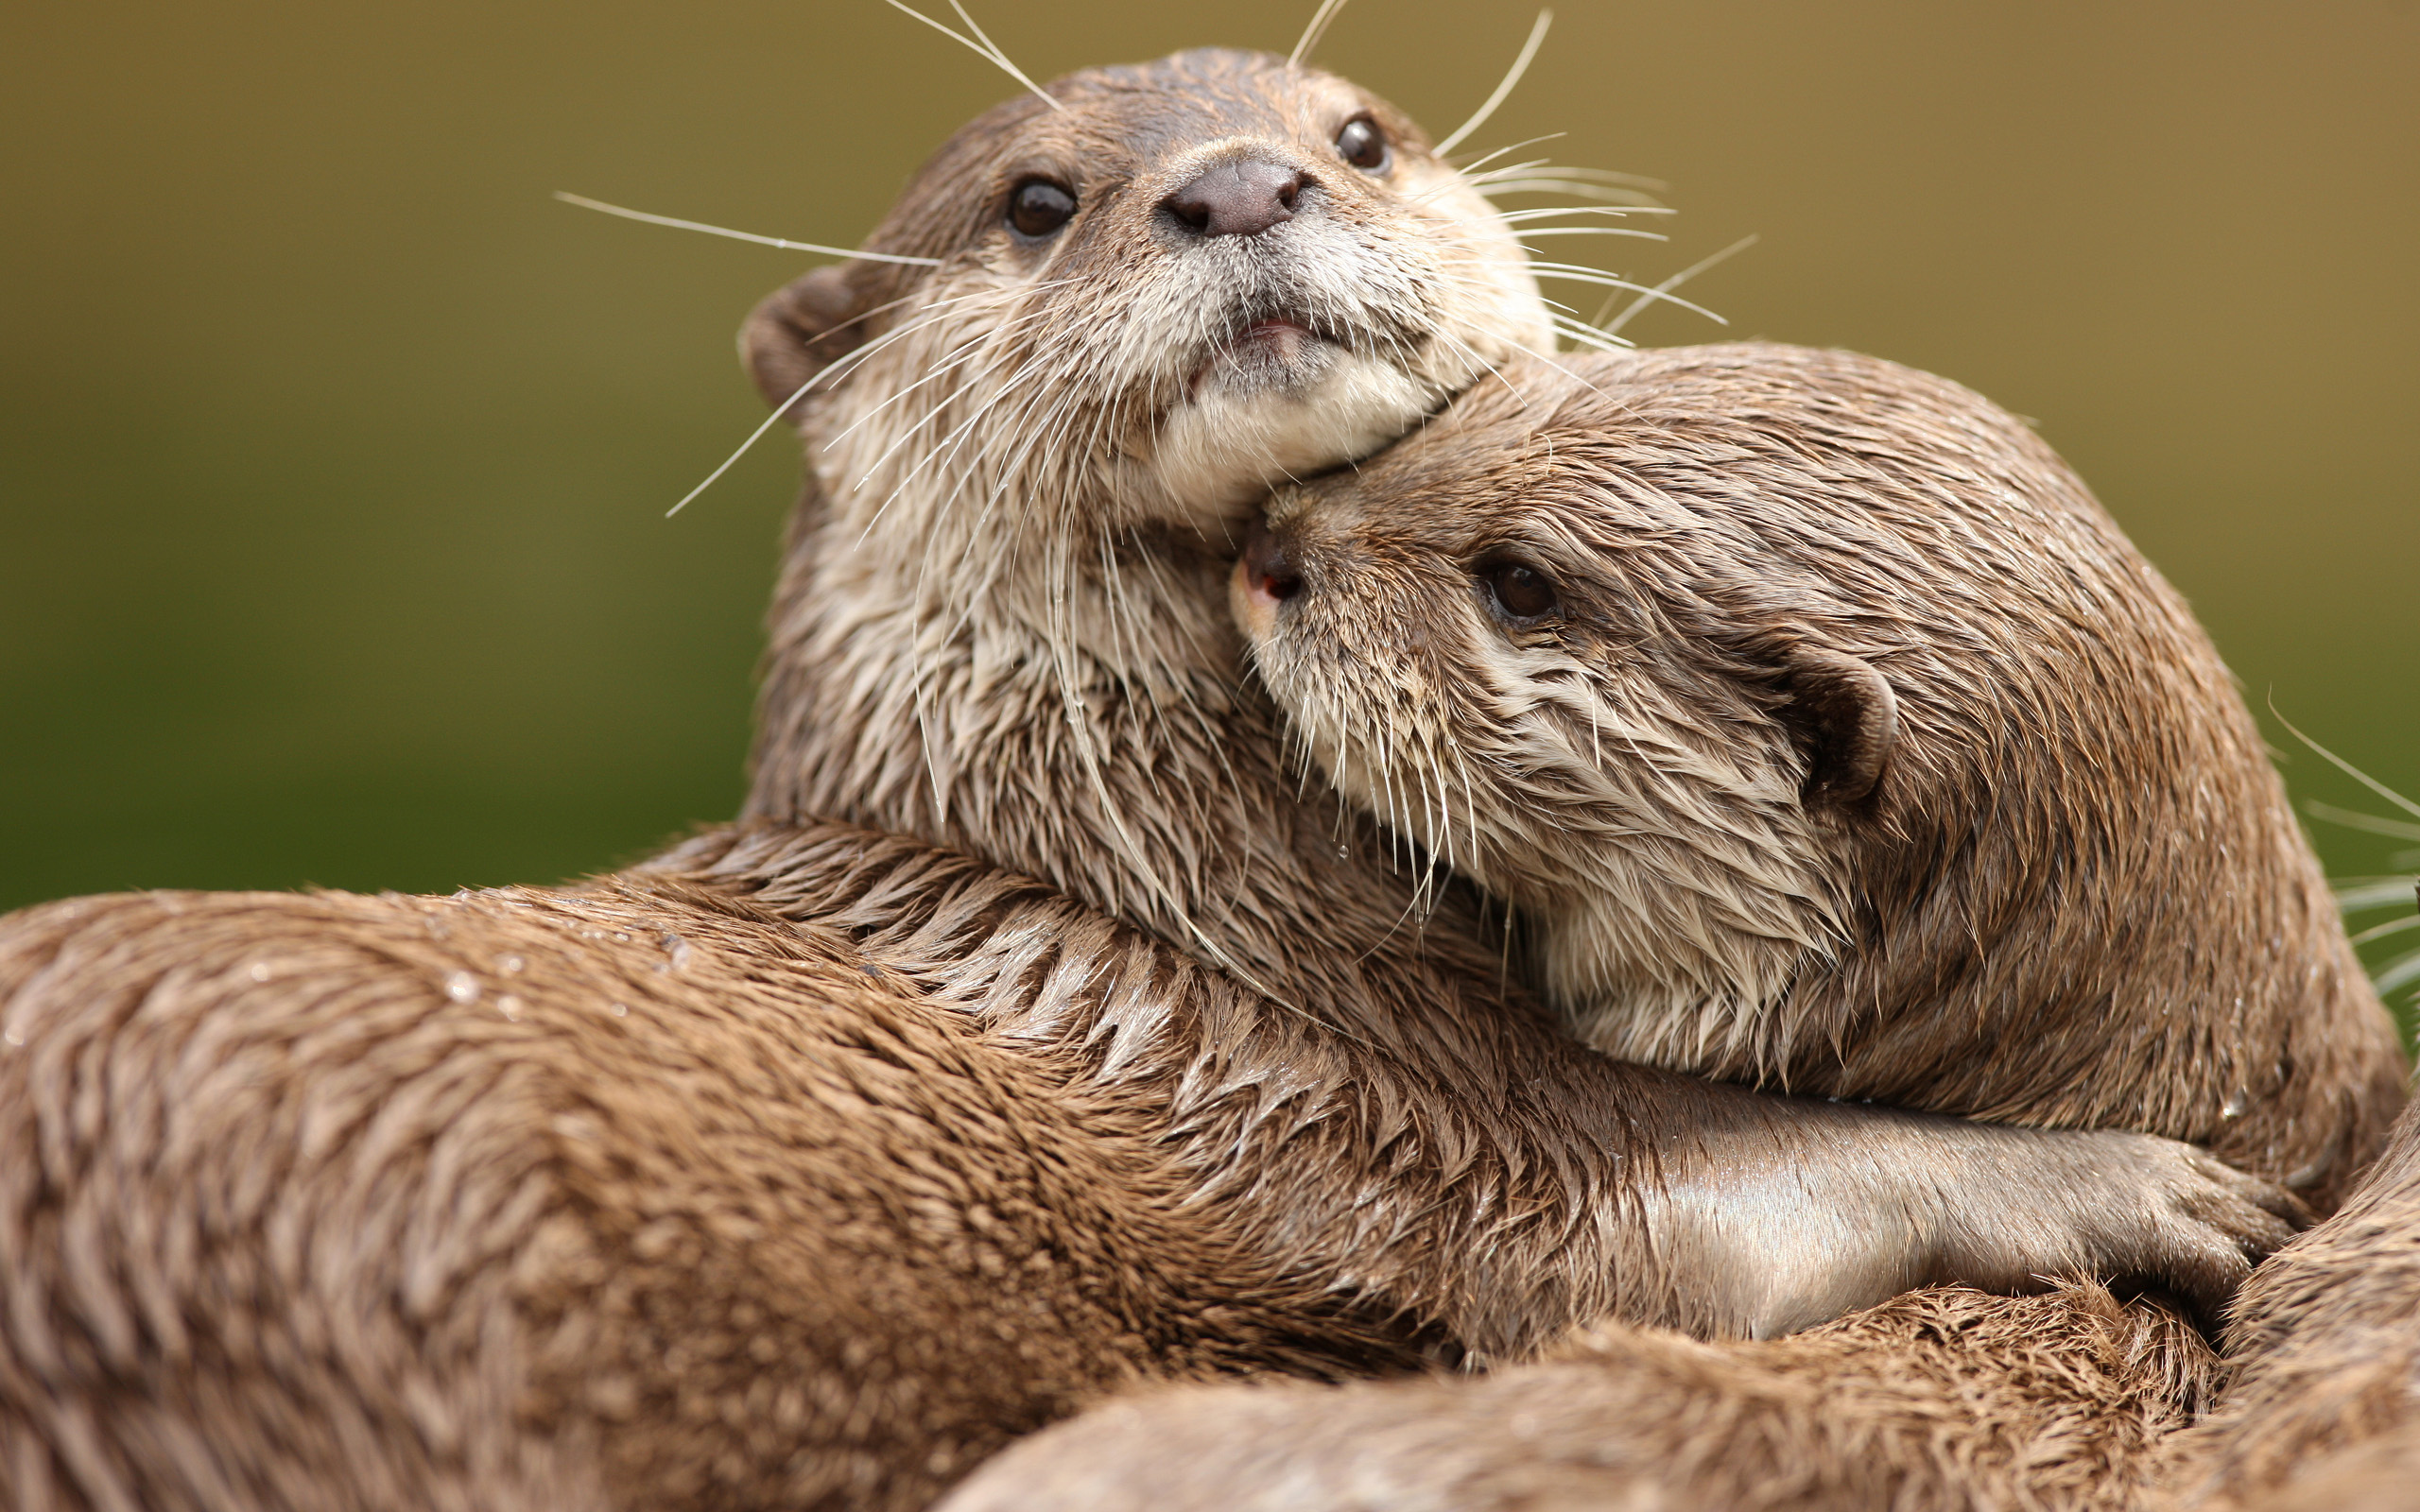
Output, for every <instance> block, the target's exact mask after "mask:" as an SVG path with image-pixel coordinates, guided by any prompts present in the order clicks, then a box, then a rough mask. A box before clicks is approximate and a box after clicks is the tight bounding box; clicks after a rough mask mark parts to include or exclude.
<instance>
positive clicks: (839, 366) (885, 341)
mask: <svg viewBox="0 0 2420 1512" xmlns="http://www.w3.org/2000/svg"><path fill="white" fill-rule="evenodd" d="M973 297H974V296H965V298H973ZM909 298H913V296H908V297H906V298H902V299H897V300H892V301H890V302H889V303H887V304H881V305H877V306H875V307H874V308H873V309H872V310H868V311H866V312H865V313H864V314H862V315H858V316H855V317H852V318H850V319H848V320H844V321H842V322H841V325H854V324H856V322H857V321H858V320H862V319H865V318H868V317H870V316H873V315H878V314H880V313H882V312H883V311H885V310H889V309H891V308H893V307H895V306H897V305H901V304H905V303H907V302H908V299H909ZM938 302H940V303H942V304H950V303H956V302H958V301H953V300H943V301H938ZM933 321H934V318H932V317H927V318H925V319H924V320H917V321H910V322H909V323H908V324H907V325H905V326H903V327H901V328H900V329H899V330H897V331H894V332H890V333H887V334H885V335H883V336H881V337H880V338H878V339H876V340H874V341H872V342H869V343H867V345H865V346H863V347H860V348H858V349H857V350H856V352H849V353H847V354H846V355H844V356H840V357H838V358H835V359H834V360H833V361H831V362H827V363H825V364H824V365H823V366H822V367H821V368H820V369H816V371H815V374H814V375H813V376H812V377H810V378H808V379H807V380H806V382H804V383H803V384H801V385H799V386H798V387H797V388H795V389H793V390H791V392H790V396H789V397H788V398H787V399H785V400H783V401H782V402H781V403H780V404H775V405H774V406H773V412H772V413H771V414H769V415H768V416H766V417H765V419H764V421H763V422H762V423H760V424H759V425H757V427H756V428H755V429H754V430H752V431H750V432H749V433H748V438H747V439H746V440H744V441H742V442H740V443H739V446H738V448H737V449H736V450H735V451H734V452H733V453H732V454H731V455H729V456H726V457H724V458H723V459H722V465H721V466H719V467H717V468H716V469H715V470H714V471H713V472H709V473H707V474H706V476H705V480H704V481H703V482H701V483H700V484H699V485H698V486H697V487H696V488H694V489H691V490H689V491H688V492H686V493H684V494H683V495H682V496H681V502H680V503H678V504H676V505H674V506H673V507H671V508H669V509H666V510H665V511H664V518H666V520H669V519H671V518H672V517H673V516H674V515H676V514H679V513H680V512H681V511H682V510H683V509H684V508H686V507H688V505H689V501H690V500H692V499H695V498H696V497H697V496H698V495H699V494H700V493H703V492H705V491H706V490H708V489H710V488H713V487H714V485H715V480H716V479H717V478H719V477H721V476H722V475H723V474H724V473H726V472H730V471H731V470H732V468H733V466H734V465H735V464H736V463H737V462H738V461H739V459H740V458H741V457H743V456H745V455H748V449H749V448H750V447H752V446H754V445H755V444H756V443H757V442H758V441H760V440H763V439H764V438H765V433H766V432H767V431H769V430H771V429H772V428H773V426H774V425H775V424H776V423H777V422H778V421H781V420H782V419H783V418H784V417H785V416H787V414H788V413H789V411H790V406H791V405H793V404H797V403H798V402H799V401H800V400H802V399H804V398H805V397H806V395H807V391H808V390H810V389H812V388H813V387H815V386H816V385H817V384H819V383H821V382H822V381H823V379H824V378H825V377H826V376H827V375H838V374H843V373H846V372H847V371H849V370H850V369H852V368H854V367H855V366H856V364H858V363H860V362H862V361H864V360H865V358H866V357H867V356H868V355H871V354H872V353H873V352H877V351H880V350H881V349H882V348H883V347H885V346H887V345H889V344H890V342H891V341H894V340H896V339H898V338H899V337H901V336H903V335H907V334H908V333H909V332H913V331H918V330H921V329H923V328H924V327H925V326H927V325H930V324H932V323H933ZM833 329H835V330H838V329H839V326H835V327H834V328H833Z"/></svg>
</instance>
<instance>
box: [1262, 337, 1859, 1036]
mask: <svg viewBox="0 0 2420 1512" xmlns="http://www.w3.org/2000/svg"><path fill="white" fill-rule="evenodd" d="M1566 361H1567V362H1568V363H1569V365H1570V366H1569V368H1568V369H1562V370H1557V369H1547V368H1545V367H1544V366H1542V365H1538V364H1528V365H1516V366H1513V367H1509V368H1507V369H1505V370H1504V376H1505V379H1506V381H1505V383H1503V384H1500V385H1499V384H1495V383H1489V384H1486V385H1483V386H1482V387H1479V388H1478V389H1476V390H1474V391H1473V392H1472V393H1471V394H1470V395H1468V396H1467V397H1465V398H1464V399H1462V400H1461V402H1460V403H1459V404H1457V405H1456V406H1455V408H1454V409H1453V410H1452V411H1451V412H1450V413H1449V414H1447V415H1446V416H1443V417H1441V418H1440V419H1438V420H1436V421H1431V422H1430V423H1429V424H1428V425H1427V426H1426V427H1425V428H1424V429H1423V430H1422V431H1421V432H1419V433H1418V434H1416V435H1414V436H1412V437H1410V438H1407V439H1406V440H1404V441H1402V442H1400V443H1398V444H1397V445H1396V446H1395V447H1394V448H1393V449H1392V450H1391V451H1389V452H1386V453H1384V454H1382V455H1379V456H1377V457H1376V458H1374V459H1372V460H1370V461H1367V462H1364V463H1362V464H1361V465H1360V466H1358V467H1357V468H1355V469H1353V470H1350V471H1347V472H1337V473H1334V474H1331V475H1329V476H1327V477H1324V478H1321V479H1318V480H1314V481H1312V482H1310V483H1307V484H1305V485H1303V486H1299V487H1294V488H1289V489H1287V490H1282V491H1281V492H1280V493H1279V494H1278V495H1277V497H1276V498H1275V500H1274V501H1273V502H1272V504H1271V508H1270V515H1269V523H1268V525H1267V526H1266V527H1265V528H1264V529H1262V530H1260V531H1259V532H1257V533H1255V535H1254V536H1253V539H1252V541H1250V542H1249V544H1248V546H1247V548H1246V550H1245V553H1244V555H1243V557H1242V558H1241V560H1239V561H1238V562H1237V564H1236V571H1235V574H1234V576H1233V579H1232V599H1233V604H1234V607H1235V610H1236V617H1237V619H1238V622H1239V624H1240V625H1241V627H1243V629H1244V631H1245V633H1246V634H1247V635H1248V636H1249V637H1250V639H1251V641H1252V643H1253V660H1254V662H1255V663H1256V664H1257V666H1258V668H1259V671H1260V674H1261V677H1262V679H1264V680H1265V681H1266V683H1267V685H1268V686H1269V688H1270V690H1271V692H1272V693H1273V694H1274V696H1275V697H1276V699H1277V702H1278V704H1279V706H1280V707H1281V708H1282V709H1283V710H1284V711H1285V712H1286V713H1287V715H1288V722H1289V724H1290V725H1291V727H1292V730H1293V732H1294V735H1295V737H1296V739H1297V741H1298V742H1299V744H1300V747H1301V748H1302V749H1303V751H1304V752H1305V755H1306V756H1307V757H1308V758H1309V759H1311V760H1313V761H1316V762H1317V763H1318V764H1319V765H1321V766H1322V767H1324V768H1325V770H1326V771H1327V773H1328V774H1329V776H1330V777H1331V779H1332V780H1333V781H1334V782H1335V783H1336V784H1337V786H1338V787H1339V789H1340V791H1341V792H1342V793H1343V794H1344V795H1345V796H1346V797H1347V798H1348V799H1351V800H1353V801H1355V802H1357V803H1358V804H1359V805H1361V806H1362V807H1364V808H1366V809H1368V810H1370V811H1371V812H1372V813H1374V814H1375V815H1376V816H1378V817H1379V818H1380V819H1382V820H1384V821H1385V822H1387V824H1388V825H1389V826H1390V827H1391V828H1392V830H1394V831H1395V832H1396V833H1398V834H1401V835H1404V836H1406V837H1407V838H1409V840H1410V841H1412V842H1413V843H1414V844H1415V845H1416V846H1417V847H1418V849H1419V850H1420V851H1423V852H1425V854H1426V859H1427V861H1428V862H1429V864H1431V865H1450V866H1452V867H1453V868H1457V869H1459V870H1461V871H1462V872H1463V873H1465V874H1467V875H1469V876H1470V877H1472V878H1473V879H1474V880H1476V881H1478V882H1479V883H1480V884H1481V885H1484V886H1485V887H1487V888H1488V889H1489V890H1490V891H1491V892H1493V893H1495V894H1496V895H1497V896H1498V897H1500V898H1502V899H1503V900H1505V901H1506V902H1509V903H1510V904H1511V906H1512V908H1513V914H1514V917H1515V919H1516V920H1526V925H1527V927H1526V928H1525V929H1524V930H1523V931H1522V933H1523V935H1524V937H1526V938H1527V939H1528V940H1530V943H1531V945H1532V947H1533V948H1534V949H1535V950H1536V951H1537V953H1538V955H1539V960H1538V963H1537V964H1538V967H1539V970H1540V975H1541V985H1542V986H1544V987H1545V988H1547V992H1548V994H1549V996H1550V997H1552V998H1553V999H1555V1000H1556V1001H1557V1002H1558V1003H1560V1004H1561V1005H1564V1007H1565V1008H1566V1009H1568V1010H1569V1011H1570V1012H1571V1014H1572V1015H1573V1017H1574V1018H1575V1020H1576V1021H1578V1025H1579V1027H1580V1028H1581V1029H1582V1032H1583V1034H1584V1035H1586V1037H1587V1038H1589V1039H1590V1040H1592V1041H1593V1042H1595V1043H1598V1044H1599V1045H1600V1046H1602V1047H1604V1048H1608V1049H1617V1050H1619V1051H1620V1052H1622V1053H1623V1054H1624V1055H1626V1056H1628V1057H1634V1058H1648V1059H1657V1060H1663V1061H1666V1062H1668V1063H1669V1062H1677V1061H1685V1060H1689V1059H1692V1058H1695V1057H1698V1056H1701V1055H1703V1053H1704V1052H1705V1051H1706V1050H1707V1049H1708V1048H1709V1046H1710V1045H1712V1044H1714V1043H1717V1042H1719V1041H1720V1040H1724V1039H1726V1038H1728V1036H1729V1035H1730V1033H1731V1032H1732V1031H1733V1030H1734V1029H1735V1028H1736V1027H1737V1024H1738V1023H1739V1022H1744V1021H1747V1020H1750V1019H1753V1018H1755V1016H1757V1015H1758V1014H1759V1013H1760V1012H1761V1011H1762V1010H1765V1009H1766V1008H1768V1007H1769V1006H1770V1005H1773V1004H1774V1003H1776V1002H1777V1001H1778V1000H1779V999H1781V998H1782V997H1783V996H1784V995H1785V994H1786V993H1787V991H1788V990H1789V987H1790V985H1791V983H1792V980H1793V978H1795V977H1796V976H1797V975H1798V974H1799V972H1800V971H1802V969H1803V968H1804V967H1805V965H1806V963H1807V962H1808V961H1809V960H1810V959H1815V960H1820V959H1823V958H1825V957H1827V956H1829V955H1830V954H1832V953H1833V952H1835V951H1836V950H1838V949H1839V948H1840V946H1841V943H1842V942H1843V940H1844V937H1845V932H1846V915H1847V912H1848V907H1847V900H1846V898H1845V897H1844V896H1843V893H1842V888H1841V868H1839V867H1837V866H1835V865H1833V864H1831V863H1832V858H1833V854H1834V852H1836V851H1839V850H1840V849H1841V848H1842V847H1843V846H1846V845H1854V844H1855V843H1857V835H1856V833H1855V832H1858V831H1859V830H1862V829H1864V828H1866V827H1868V826H1870V825H1872V824H1873V823H1874V822H1875V817H1874V816H1875V812H1876V799H1877V792H1878V789H1879V788H1880V787H1881V786H1882V784H1883V783H1884V782H1886V781H1887V778H1888V774H1889V769H1890V765H1891V758H1892V755H1893V747H1894V746H1895V743H1896V709H1895V703H1896V701H1895V699H1894V698H1893V695H1892V692H1891V687H1890V683H1889V682H1888V680H1887V679H1885V678H1884V677H1883V676H1882V674H1880V673H1879V672H1877V671H1876V669H1875V667H1874V666H1873V665H1872V664H1871V663H1869V662H1867V661H1865V660H1863V659H1862V658H1861V657H1859V656H1858V654H1856V649H1855V643H1854V642H1845V643H1844V642H1842V641H1841V640H1838V639H1835V638H1834V637H1833V636H1831V635H1830V634H1828V633H1827V632H1826V630H1824V629H1823V628H1819V626H1820V625H1822V624H1823V623H1824V621H1826V620H1837V619H1838V618H1839V615H1838V613H1837V610H1838V603H1837V599H1836V596H1835V595H1834V594H1832V593H1830V592H1829V591H1828V590H1827V588H1826V586H1825V585H1824V584H1823V583H1822V582H1821V581H1820V579H1819V578H1817V577H1816V576H1814V575H1812V574H1809V573H1806V572H1804V571H1793V570H1790V569H1789V568H1788V567H1787V566H1786V565H1785V564H1783V563H1781V562H1779V561H1777V560H1774V559H1772V558H1771V557H1770V555H1767V556H1765V557H1763V558H1751V557H1749V556H1746V555H1743V541H1741V540H1740V539H1739V536H1738V533H1737V531H1735V530H1733V529H1731V528H1729V526H1728V524H1727V522H1725V521H1724V520H1723V519H1721V518H1720V516H1719V515H1716V516H1714V517H1711V518H1709V517H1708V516H1707V515H1706V513H1705V511H1704V510H1703V508H1702V507H1700V506H1699V505H1698V504H1697V502H1696V501H1694V500H1686V499H1676V498H1672V497H1668V496H1664V495H1662V494H1660V493H1659V492H1658V491H1657V490H1655V489H1653V488H1652V487H1636V488H1632V487H1608V484H1609V483H1610V482H1612V481H1613V480H1612V479H1611V478H1610V477H1609V475H1608V473H1607V472H1606V471H1605V470H1604V466H1603V464H1604V462H1605V460H1606V457H1607V454H1608V452H1609V450H1610V448H1609V446H1608V445H1606V444H1603V443H1605V442H1607V441H1609V440H1610V436H1600V435H1592V434H1591V430H1592V427H1593V426H1594V425H1595V424H1596V423H1597V422H1599V421H1600V420H1603V421H1610V420H1612V419H1613V418H1614V417H1615V416H1616V414H1617V413H1618V408H1617V406H1615V405H1607V404H1601V403H1600V402H1599V398H1600V396H1599V390H1598V389H1597V387H1596V386H1594V385H1592V384H1590V383H1588V382H1587V381H1586V380H1587V379H1588V378H1591V377H1598V376H1602V375H1604V374H1606V373H1608V372H1609V371H1610V370H1612V369H1615V368H1617V367H1618V366H1619V364H1605V363H1601V362H1589V361H1586V360H1583V359H1566ZM1574 374H1578V375H1580V376H1574Z"/></svg>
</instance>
